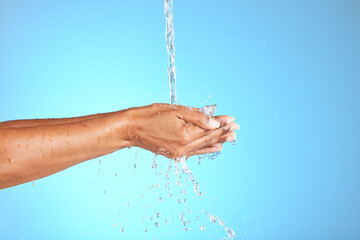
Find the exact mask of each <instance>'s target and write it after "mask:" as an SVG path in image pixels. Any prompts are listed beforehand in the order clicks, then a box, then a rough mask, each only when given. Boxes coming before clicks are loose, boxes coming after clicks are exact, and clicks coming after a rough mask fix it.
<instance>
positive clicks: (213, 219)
mask: <svg viewBox="0 0 360 240" xmlns="http://www.w3.org/2000/svg"><path fill="white" fill-rule="evenodd" d="M210 222H212V223H216V222H217V217H216V216H215V215H210Z"/></svg>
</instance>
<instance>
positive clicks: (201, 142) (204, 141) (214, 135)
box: [185, 123, 237, 152]
mask: <svg viewBox="0 0 360 240" xmlns="http://www.w3.org/2000/svg"><path fill="white" fill-rule="evenodd" d="M236 125H237V124H236V123H231V124H229V125H226V126H224V127H221V128H218V129H216V130H213V131H211V132H210V133H209V134H208V135H206V136H203V137H200V138H198V139H195V140H194V141H192V142H190V143H188V144H187V145H186V146H185V147H186V149H185V150H187V151H186V152H189V151H192V150H194V149H199V148H201V147H204V146H207V145H209V143H210V142H212V141H213V142H218V141H219V138H220V137H221V136H223V135H224V134H226V133H228V132H230V131H232V129H234V128H237V126H236Z"/></svg>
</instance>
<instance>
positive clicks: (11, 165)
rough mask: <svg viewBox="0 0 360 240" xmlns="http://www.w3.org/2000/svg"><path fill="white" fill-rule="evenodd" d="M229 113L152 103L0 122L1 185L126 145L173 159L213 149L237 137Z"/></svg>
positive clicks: (59, 169) (51, 171)
mask: <svg viewBox="0 0 360 240" xmlns="http://www.w3.org/2000/svg"><path fill="white" fill-rule="evenodd" d="M239 128H240V126H239V125H237V124H236V123H235V122H234V118H232V117H230V116H225V115H222V116H216V117H214V118H208V117H207V116H206V115H205V114H204V113H202V112H200V111H199V109H197V108H189V107H185V106H181V105H169V104H152V105H149V106H144V107H138V108H130V109H126V110H122V111H118V112H112V113H103V114H96V115H89V116H83V117H75V118H62V119H33V120H15V121H7V122H0V189H2V188H7V187H11V186H15V185H18V184H21V183H25V182H29V181H31V180H35V179H39V178H43V177H46V176H49V175H51V174H54V173H56V172H59V171H62V170H64V169H66V168H68V167H71V166H73V165H76V164H78V163H81V162H84V161H86V160H89V159H93V158H96V157H100V156H103V155H106V154H109V153H112V152H114V151H117V150H120V149H122V148H126V147H132V146H135V147H141V148H144V149H146V150H149V151H151V152H153V153H156V154H161V155H164V156H166V157H168V158H172V159H176V158H177V157H180V156H187V157H190V156H193V155H197V154H203V153H212V152H216V151H220V150H221V149H222V143H224V142H227V141H232V140H235V139H236V135H235V132H234V130H237V129H239Z"/></svg>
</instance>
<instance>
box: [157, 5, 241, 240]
mask: <svg viewBox="0 0 360 240" xmlns="http://www.w3.org/2000/svg"><path fill="white" fill-rule="evenodd" d="M164 12H165V18H166V31H165V37H166V48H167V51H168V57H169V67H168V73H169V84H170V103H171V104H172V105H176V104H177V96H176V86H175V84H176V68H175V43H174V37H175V31H174V16H173V0H165V2H164ZM215 110H216V105H208V106H205V107H203V108H202V109H200V111H201V112H203V113H204V114H205V115H206V116H208V117H211V118H212V117H214V113H215ZM234 143H236V142H232V144H234ZM220 153H221V152H220V151H219V152H214V153H209V154H202V155H199V156H198V163H199V164H200V163H201V160H202V159H203V158H208V159H215V158H216V157H218V156H219V155H220ZM186 159H187V158H186V157H185V156H183V157H179V158H177V159H175V175H176V177H177V182H176V184H177V185H178V186H180V187H182V184H181V175H180V174H179V173H180V172H179V166H178V164H179V162H180V164H181V168H182V173H183V174H186V175H187V176H188V178H189V180H190V181H191V183H192V184H193V187H194V192H195V193H196V195H198V196H199V197H201V196H202V195H203V193H202V192H201V191H200V187H199V183H198V182H197V181H196V180H195V177H194V175H193V173H192V172H191V171H190V169H189V167H188V166H187V165H186ZM154 162H155V160H154ZM153 168H154V163H153ZM170 171H171V161H170V163H169V165H168V169H167V171H166V176H165V179H169V174H170ZM183 190H185V194H184V193H183V194H184V195H186V189H183ZM183 190H182V192H183ZM180 202H181V200H180V199H178V203H180ZM205 213H206V215H208V216H209V217H210V221H211V222H212V223H216V222H218V223H219V224H220V225H221V226H223V227H224V229H225V231H226V233H227V234H228V237H229V238H230V239H234V238H235V233H234V231H233V230H232V229H231V228H227V227H225V222H224V221H222V220H219V219H218V217H217V216H215V215H212V214H208V213H207V212H206V211H205ZM183 218H184V213H183V214H182V215H181V221H182V222H183V223H185V225H184V226H186V222H185V221H184V219H183ZM200 228H201V230H202V231H204V230H205V229H206V228H204V226H203V225H201V227H200ZM184 229H185V230H186V231H187V230H189V229H188V228H184Z"/></svg>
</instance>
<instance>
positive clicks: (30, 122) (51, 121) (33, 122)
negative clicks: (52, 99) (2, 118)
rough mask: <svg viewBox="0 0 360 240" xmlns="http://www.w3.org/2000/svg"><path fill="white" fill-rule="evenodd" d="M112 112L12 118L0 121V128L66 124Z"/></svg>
mask: <svg viewBox="0 0 360 240" xmlns="http://www.w3.org/2000/svg"><path fill="white" fill-rule="evenodd" d="M108 114H114V113H113V112H111V113H102V114H94V115H88V116H82V117H73V118H48V119H26V120H14V121H6V122H0V129H1V128H18V127H36V126H43V125H57V124H66V123H73V122H80V121H84V120H90V119H94V118H98V117H100V116H104V115H108Z"/></svg>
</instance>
